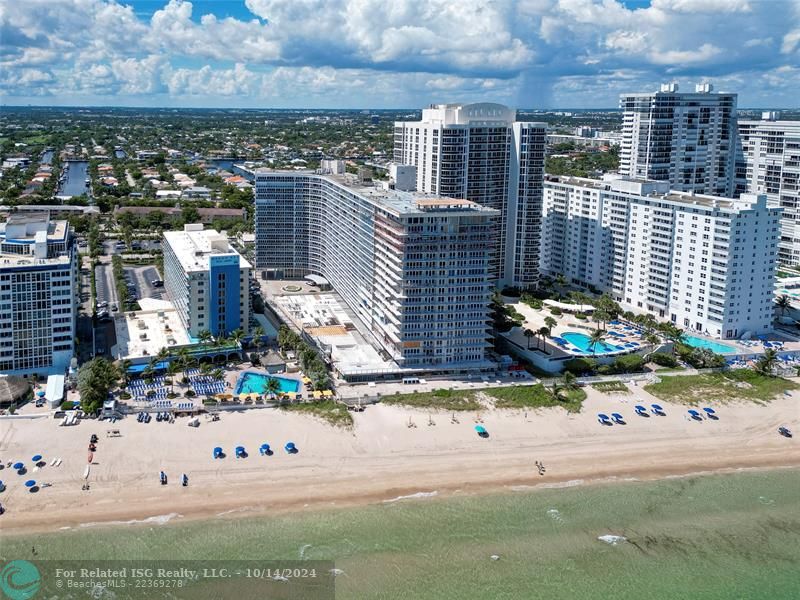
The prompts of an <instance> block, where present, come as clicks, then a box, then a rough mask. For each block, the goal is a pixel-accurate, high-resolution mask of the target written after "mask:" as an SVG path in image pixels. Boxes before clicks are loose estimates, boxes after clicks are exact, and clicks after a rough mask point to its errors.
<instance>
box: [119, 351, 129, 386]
mask: <svg viewBox="0 0 800 600" xmlns="http://www.w3.org/2000/svg"><path fill="white" fill-rule="evenodd" d="M130 368H131V361H129V360H128V359H127V358H123V359H122V360H121V361H119V373H120V376H121V377H122V385H121V386H120V387H121V388H122V389H123V390H124V389H125V388H127V387H128V383H130V380H131V378H130V375H129V374H128V369H130Z"/></svg>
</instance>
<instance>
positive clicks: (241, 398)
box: [239, 393, 250, 400]
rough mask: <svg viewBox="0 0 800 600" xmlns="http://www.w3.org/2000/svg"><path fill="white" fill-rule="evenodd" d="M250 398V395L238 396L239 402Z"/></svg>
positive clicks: (242, 394)
mask: <svg viewBox="0 0 800 600" xmlns="http://www.w3.org/2000/svg"><path fill="white" fill-rule="evenodd" d="M249 397H250V394H245V393H241V394H239V400H247V399H248V398H249Z"/></svg>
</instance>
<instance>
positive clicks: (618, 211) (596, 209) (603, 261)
mask: <svg viewBox="0 0 800 600" xmlns="http://www.w3.org/2000/svg"><path fill="white" fill-rule="evenodd" d="M544 197H545V205H544V232H545V233H544V237H543V243H542V272H543V273H544V272H546V273H548V274H551V275H555V274H559V273H560V274H563V275H564V276H565V277H566V278H567V280H569V281H572V282H574V283H577V284H580V285H583V286H586V287H593V288H596V289H598V290H600V291H603V292H608V293H609V294H610V295H611V296H612V297H613V298H614V299H615V300H617V301H618V302H620V304H621V305H622V306H623V307H625V308H626V309H629V310H632V311H634V312H646V313H650V314H652V315H654V316H656V317H661V318H665V319H669V320H670V321H672V322H673V323H675V324H676V325H677V326H678V327H681V328H684V329H687V330H692V331H699V332H702V333H705V334H708V335H711V336H714V337H720V338H738V337H741V336H743V335H746V334H747V333H748V332H749V333H750V334H753V335H755V334H761V333H765V332H767V331H770V330H771V328H772V319H773V285H774V279H775V260H776V255H777V244H778V237H779V235H780V234H779V229H780V215H781V209H780V208H777V207H769V206H768V205H767V199H766V196H764V195H755V194H743V195H742V196H741V197H740V198H739V199H731V198H720V197H717V196H705V195H694V194H690V193H686V192H676V191H670V190H669V184H668V183H667V182H653V181H635V180H630V179H620V180H610V181H598V180H594V179H580V178H570V177H548V179H547V180H546V181H545V187H544Z"/></svg>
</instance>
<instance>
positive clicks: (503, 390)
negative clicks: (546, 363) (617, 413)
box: [481, 383, 586, 412]
mask: <svg viewBox="0 0 800 600" xmlns="http://www.w3.org/2000/svg"><path fill="white" fill-rule="evenodd" d="M481 391H482V392H483V393H484V394H486V395H487V396H489V397H491V398H493V399H494V401H495V402H494V403H495V406H496V407H497V408H548V407H552V406H561V407H563V408H565V409H567V410H568V411H569V412H580V410H581V404H582V403H583V401H584V400H585V399H586V392H584V391H583V390H582V389H581V388H574V389H572V390H570V391H569V392H568V393H567V399H566V400H564V401H562V400H557V399H556V398H554V397H553V394H551V393H550V392H549V391H548V390H547V389H546V388H545V387H544V386H543V385H542V384H541V383H537V384H536V385H526V386H508V387H499V388H490V389H486V390H481Z"/></svg>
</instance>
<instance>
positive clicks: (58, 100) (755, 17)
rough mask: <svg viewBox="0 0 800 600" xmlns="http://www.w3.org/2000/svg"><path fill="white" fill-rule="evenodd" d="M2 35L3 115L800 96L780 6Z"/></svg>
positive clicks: (350, 15)
mask: <svg viewBox="0 0 800 600" xmlns="http://www.w3.org/2000/svg"><path fill="white" fill-rule="evenodd" d="M777 4H781V5H782V6H780V7H776V5H777ZM723 17H724V18H723ZM0 19H1V21H0V23H1V25H0V27H2V31H3V36H2V37H3V58H2V61H0V65H2V67H3V69H2V70H3V73H4V75H3V76H2V78H0V89H1V90H2V103H3V104H5V105H17V104H22V105H25V104H34V105H70V106H81V105H95V106H152V107H187V108H196V107H208V108H217V107H226V108H405V107H412V106H425V105H427V104H429V103H432V102H442V101H448V102H474V101H494V102H500V103H505V104H508V105H510V106H515V107H519V108H554V107H570V108H597V109H602V108H616V106H617V101H618V97H619V95H620V94H621V93H625V92H628V91H630V90H655V89H657V87H658V85H659V84H660V83H662V82H671V81H677V82H679V83H681V84H682V86H684V87H686V86H688V85H692V84H695V83H702V82H706V81H710V82H712V83H714V85H715V88H716V89H718V90H721V91H731V92H738V94H739V99H740V101H739V105H740V106H742V107H756V106H762V107H783V108H791V107H793V106H796V105H797V100H796V98H797V97H798V93H797V92H798V90H800V68H798V66H797V64H798V61H797V55H798V52H800V3H798V2H797V1H796V0H779V1H777V2H761V1H758V0H649V1H648V0H602V1H600V0H540V1H536V2H521V3H511V2H508V3H498V4H492V5H486V6H483V5H482V4H480V3H478V2H472V3H467V4H466V5H460V6H459V7H458V9H457V10H456V9H455V8H453V7H452V6H451V5H449V4H448V3H446V2H439V3H436V2H434V3H432V4H431V3H425V4H419V3H416V2H414V1H411V0H409V1H407V2H404V3H401V4H395V5H394V7H393V8H392V10H390V11H388V12H386V11H382V10H381V9H380V5H379V4H377V3H370V2H360V3H357V2H350V1H341V2H334V3H321V2H310V3H305V4H303V5H300V6H297V5H294V4H290V3H288V2H283V1H276V0H246V1H244V2H214V3H212V2H206V1H199V2H194V3H190V2H184V1H182V0H171V1H170V2H165V1H163V0H145V1H142V0H138V1H131V2H128V3H116V2H109V1H107V0H89V1H86V2H75V1H74V0H60V1H56V2H40V1H31V2H26V3H24V4H22V3H19V4H11V3H9V4H7V5H6V6H5V9H4V14H3V16H2V17H0ZM454 31H455V32H458V33H460V35H453V32H454ZM210 90H213V92H212V91H210Z"/></svg>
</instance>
